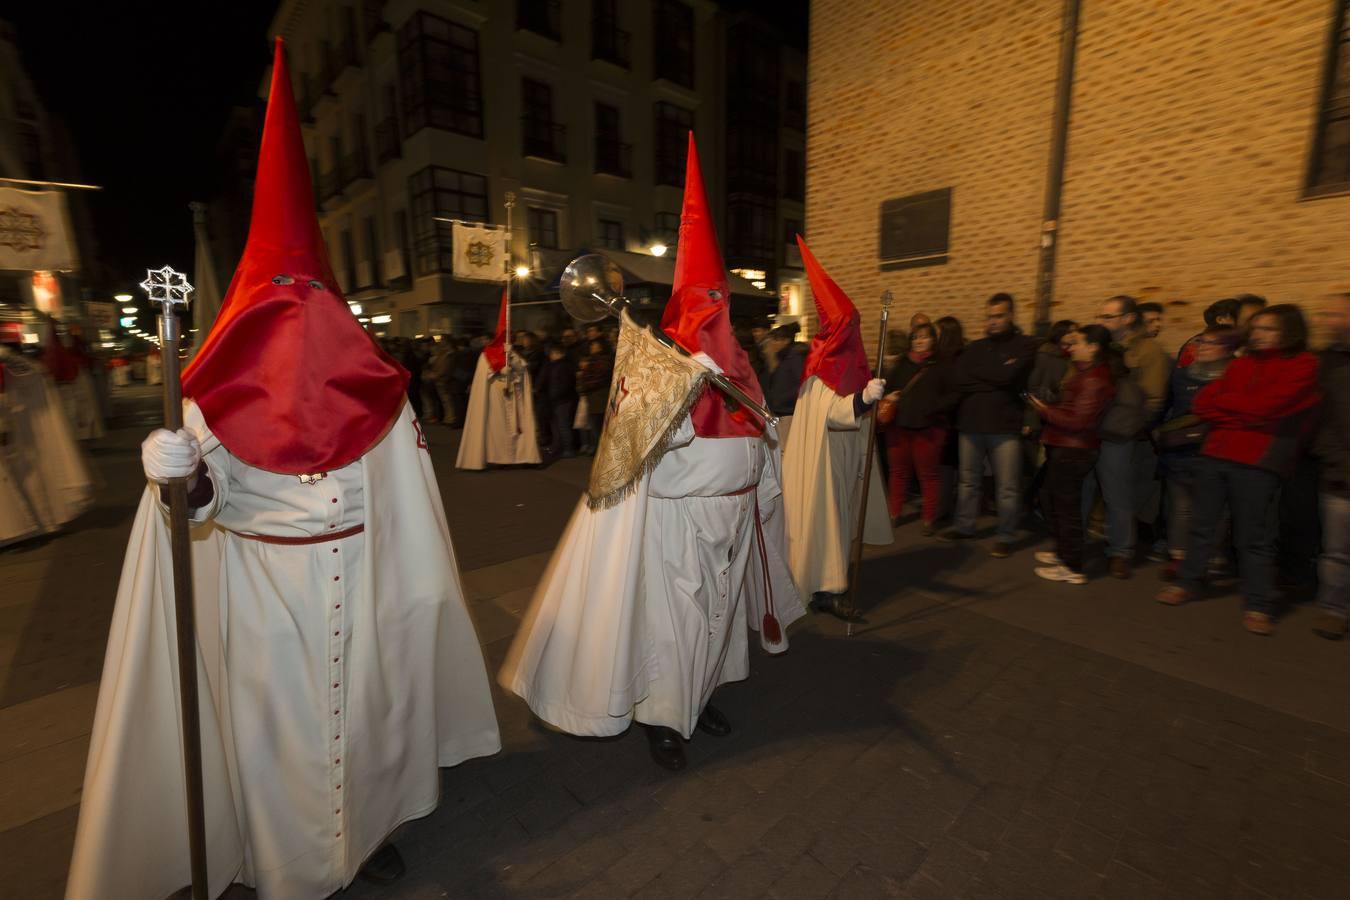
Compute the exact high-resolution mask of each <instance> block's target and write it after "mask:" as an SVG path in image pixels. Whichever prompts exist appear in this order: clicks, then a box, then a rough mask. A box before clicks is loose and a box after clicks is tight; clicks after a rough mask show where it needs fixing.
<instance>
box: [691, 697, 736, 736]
mask: <svg viewBox="0 0 1350 900" xmlns="http://www.w3.org/2000/svg"><path fill="white" fill-rule="evenodd" d="M698 730H699V731H701V732H703V733H704V734H710V735H712V736H713V737H726V736H727V735H729V734H731V723H730V722H729V721H727V717H726V716H724V715H722V711H721V710H720V709H718V708H717V707H715V706H713V705H712V704H711V703H709V704H708V705H707V706H705V707H703V712H701V713H699V714H698Z"/></svg>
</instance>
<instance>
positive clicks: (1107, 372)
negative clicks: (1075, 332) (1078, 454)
mask: <svg viewBox="0 0 1350 900" xmlns="http://www.w3.org/2000/svg"><path fill="white" fill-rule="evenodd" d="M1115 395H1116V385H1115V383H1114V382H1113V381H1112V380H1111V369H1110V368H1109V367H1107V366H1106V365H1104V364H1103V365H1096V366H1092V367H1090V368H1086V369H1084V368H1081V367H1079V365H1078V364H1077V363H1074V364H1073V367H1072V368H1071V369H1070V370H1069V377H1068V378H1067V379H1065V381H1064V384H1063V386H1062V387H1061V388H1060V390H1059V402H1058V403H1056V404H1055V405H1054V406H1047V407H1046V408H1045V409H1042V410H1041V422H1042V423H1043V425H1042V427H1041V443H1042V444H1045V445H1046V446H1047V447H1077V448H1079V449H1082V450H1095V449H1097V448H1098V447H1100V446H1101V445H1102V439H1101V435H1100V434H1099V433H1098V432H1097V428H1098V427H1099V426H1100V425H1101V423H1102V416H1103V415H1105V414H1106V408H1107V407H1108V406H1110V405H1111V398H1113V397H1114V396H1115Z"/></svg>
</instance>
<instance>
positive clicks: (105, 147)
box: [0, 0, 808, 292]
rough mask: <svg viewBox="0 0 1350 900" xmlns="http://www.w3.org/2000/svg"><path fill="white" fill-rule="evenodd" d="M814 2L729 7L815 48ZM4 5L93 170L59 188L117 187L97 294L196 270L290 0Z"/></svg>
mask: <svg viewBox="0 0 1350 900" xmlns="http://www.w3.org/2000/svg"><path fill="white" fill-rule="evenodd" d="M497 2H502V3H506V2H509V0H497ZM807 2H808V0H728V2H726V3H724V4H723V5H724V6H726V7H728V8H732V9H753V10H757V11H760V12H763V13H765V14H766V15H767V16H769V17H770V19H771V20H773V21H775V22H777V23H779V24H780V25H783V26H785V27H786V28H787V29H788V31H789V32H790V33H789V35H788V39H789V40H790V41H792V42H793V43H795V44H797V45H798V46H803V47H804V46H805V44H806V9H807ZM4 6H5V8H4V9H3V11H0V17H3V18H5V19H7V20H8V21H10V22H11V23H12V24H13V25H14V28H15V30H16V32H17V36H18V44H19V52H20V54H21V55H22V57H23V62H24V68H25V69H26V70H27V71H28V74H29V77H30V78H32V79H33V82H34V87H35V89H36V91H37V93H38V97H39V99H40V102H41V103H42V104H43V105H44V107H45V108H46V110H47V113H48V115H50V116H52V117H53V118H56V119H59V120H61V121H63V122H64V123H65V125H66V127H67V128H68V129H69V131H70V134H71V137H72V139H73V141H74V144H75V153H76V156H77V158H78V160H79V167H80V171H79V172H78V173H76V172H51V173H48V178H50V179H51V180H54V181H62V180H70V181H76V180H78V181H82V182H85V183H92V184H99V185H103V186H104V190H103V191H100V192H98V193H94V194H91V195H89V205H90V209H91V212H92V214H93V216H94V225H95V228H96V229H97V233H98V234H97V236H98V241H99V245H100V250H101V255H102V257H103V259H104V261H105V262H106V263H107V266H108V269H109V275H110V280H109V283H107V284H97V285H93V287H95V288H97V289H101V290H105V291H108V292H114V291H120V290H131V289H132V287H133V285H135V284H137V283H139V282H140V280H141V279H142V278H143V277H144V275H145V269H146V268H147V267H149V266H151V265H155V266H159V265H164V264H168V265H171V266H173V267H174V268H176V269H178V270H180V271H191V269H192V255H193V239H192V214H191V212H190V211H189V210H188V206H187V205H188V203H189V202H190V201H193V200H210V199H211V198H212V197H213V196H214V194H215V192H216V184H217V181H218V178H219V171H220V164H219V162H218V160H217V147H218V145H219V143H220V139H221V136H222V135H223V133H224V130H225V125H226V122H227V120H228V117H229V111H230V109H231V107H233V106H236V105H239V104H247V103H252V102H256V98H257V92H258V88H259V85H260V84H261V79H262V76H263V72H264V71H265V69H266V67H267V65H268V63H269V62H270V58H271V57H270V49H271V48H270V47H269V46H268V42H267V29H268V26H269V25H270V23H271V20H272V15H273V13H274V12H275V10H276V8H277V6H278V4H277V2H276V0H262V2H260V0H228V2H215V3H210V4H206V3H197V2H184V0H161V2H148V0H121V2H101V3H92V2H72V0H32V2H24V3H8V4H5V5H4ZM203 10H205V12H204V11H203ZM208 13H213V14H211V15H208ZM221 277H222V278H223V279H224V280H228V273H221Z"/></svg>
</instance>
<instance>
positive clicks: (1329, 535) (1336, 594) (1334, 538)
mask: <svg viewBox="0 0 1350 900" xmlns="http://www.w3.org/2000/svg"><path fill="white" fill-rule="evenodd" d="M1317 580H1318V581H1319V582H1320V583H1321V586H1320V587H1319V588H1318V589H1317V605H1318V606H1319V607H1320V608H1322V609H1325V610H1327V611H1328V612H1334V613H1336V614H1338V615H1341V616H1344V615H1347V614H1350V491H1335V490H1332V489H1330V488H1324V489H1323V490H1322V558H1321V559H1320V560H1319V561H1318V567H1317Z"/></svg>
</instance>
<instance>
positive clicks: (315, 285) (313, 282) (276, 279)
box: [272, 275, 326, 291]
mask: <svg viewBox="0 0 1350 900" xmlns="http://www.w3.org/2000/svg"><path fill="white" fill-rule="evenodd" d="M272 283H273V284H283V285H284V284H295V279H294V278H292V277H291V276H290V275H273V276H272ZM305 286H306V287H308V288H311V289H313V290H316V291H322V290H326V288H325V286H324V283H323V282H322V281H319V280H318V279H317V278H311V279H310V280H309V281H307V282H305Z"/></svg>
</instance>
